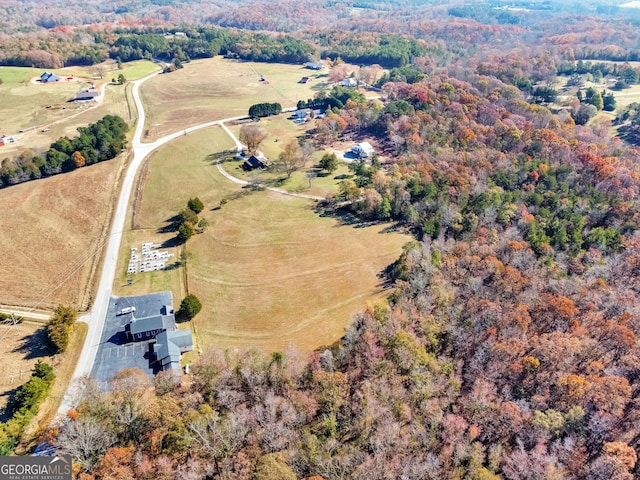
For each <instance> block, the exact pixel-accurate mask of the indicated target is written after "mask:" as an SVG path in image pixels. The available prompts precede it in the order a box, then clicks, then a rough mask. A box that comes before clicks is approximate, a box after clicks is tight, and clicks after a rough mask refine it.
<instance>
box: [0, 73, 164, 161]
mask: <svg viewBox="0 0 640 480" xmlns="http://www.w3.org/2000/svg"><path fill="white" fill-rule="evenodd" d="M158 69H159V67H158V66H157V65H156V64H154V63H152V62H149V61H137V62H130V63H126V64H124V68H123V69H122V70H117V71H116V73H115V76H117V75H118V74H119V73H123V74H124V75H125V77H126V78H127V79H129V80H135V79H137V78H141V77H144V76H146V75H148V74H149V73H151V72H153V71H156V70H158ZM43 71H44V70H42V69H36V68H21V67H0V78H2V80H3V83H2V84H1V85H0V98H1V99H2V100H1V102H0V119H2V120H0V134H5V135H16V134H17V135H19V137H20V140H19V141H18V142H16V143H13V144H7V145H5V146H4V147H0V158H5V157H9V158H12V157H15V156H17V155H18V154H19V153H20V152H22V151H23V150H25V149H31V150H34V151H35V152H37V153H41V152H43V151H45V150H46V149H47V148H48V147H49V145H50V144H51V142H53V141H55V140H57V139H58V138H60V137H61V136H65V135H66V136H69V137H71V138H73V137H74V136H76V135H77V128H78V127H80V126H85V125H87V124H89V123H91V122H95V121H97V120H99V119H100V118H102V117H103V116H104V115H107V114H115V115H120V116H121V117H122V118H124V119H125V120H126V121H127V122H130V124H133V123H132V121H133V120H134V119H135V117H136V115H137V113H136V112H135V109H134V110H133V111H131V110H130V106H129V104H128V100H127V92H129V90H130V89H131V86H121V85H108V86H107V87H106V91H105V96H106V99H105V100H104V101H102V102H100V103H99V104H98V105H95V104H94V103H93V102H91V103H74V102H68V100H70V99H72V98H74V97H75V95H76V92H78V90H80V89H81V88H86V87H87V86H89V83H88V82H85V81H82V80H81V79H91V78H92V73H91V69H90V68H89V67H70V68H64V69H61V70H55V72H56V73H58V74H60V75H63V76H74V77H75V78H77V79H76V80H74V81H71V82H58V83H52V84H39V83H32V82H31V79H33V78H35V77H39V76H40V74H42V72H43ZM108 73H110V72H108ZM110 80H111V77H110V76H109V75H106V76H105V78H104V80H102V81H101V80H96V81H95V83H96V86H97V87H98V88H100V87H101V85H102V84H103V83H104V82H106V81H110ZM128 98H129V99H131V96H130V94H129V96H128ZM131 103H132V104H133V102H132V101H131ZM29 127H37V128H35V129H32V130H29V131H27V132H23V133H19V130H23V129H27V128H29ZM45 128H46V129H47V131H46V132H43V131H42V130H44V129H45Z"/></svg>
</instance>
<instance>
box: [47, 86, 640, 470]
mask: <svg viewBox="0 0 640 480" xmlns="http://www.w3.org/2000/svg"><path fill="white" fill-rule="evenodd" d="M384 89H385V92H386V94H387V98H388V102H387V103H386V105H385V104H381V103H380V102H379V101H378V100H374V101H367V100H366V99H365V98H364V97H358V96H355V97H352V98H350V99H348V101H345V102H344V107H343V108H342V109H340V110H337V111H336V113H331V114H330V115H328V116H327V117H326V118H325V119H321V120H318V132H317V139H318V140H320V141H327V142H331V141H333V139H334V138H336V136H337V137H338V138H339V136H340V135H344V134H345V133H347V132H351V133H353V132H367V133H368V134H371V133H372V132H375V133H376V135H377V137H378V138H379V139H380V141H381V142H383V143H384V144H385V145H386V147H385V148H386V149H387V150H388V151H389V152H390V154H391V155H392V157H393V158H394V160H393V163H392V164H390V165H384V166H381V165H379V163H378V162H377V161H376V160H375V159H374V161H373V162H372V164H371V165H366V164H364V163H355V164H354V165H353V171H354V174H355V177H354V178H353V179H350V180H345V181H344V182H343V184H342V185H341V193H340V195H339V196H338V198H337V199H336V202H337V203H336V206H337V207H340V208H344V203H343V202H342V201H343V200H350V201H351V203H350V207H349V208H351V210H352V211H353V212H354V213H355V214H357V215H360V216H362V217H363V218H365V219H366V218H372V219H383V220H389V219H393V220H396V221H397V222H398V223H399V224H401V225H406V226H407V227H409V228H410V229H412V230H413V231H414V232H415V235H416V238H417V240H418V241H416V242H415V243H414V244H412V245H410V246H408V247H407V248H406V250H405V252H404V253H403V255H402V256H401V258H400V259H399V260H398V261H397V262H396V263H395V264H394V265H393V266H392V268H390V269H389V272H388V274H389V279H390V280H391V281H394V282H395V284H396V287H395V290H394V293H393V294H392V296H391V298H390V300H389V301H388V302H386V303H385V302H383V303H380V304H378V305H376V306H373V307H371V308H369V309H368V310H366V311H365V312H363V313H362V314H360V315H358V316H357V317H356V318H355V319H354V322H353V324H352V326H351V327H350V328H349V329H348V331H347V332H346V334H345V336H344V337H343V339H342V340H341V342H339V343H338V344H336V345H335V346H332V347H331V348H327V349H326V350H323V351H319V352H317V353H315V354H313V355H312V357H311V359H310V360H308V359H305V358H304V357H303V356H301V355H300V354H298V353H296V352H295V351H288V352H283V353H280V352H276V353H273V354H270V355H269V354H264V353H261V352H256V351H249V352H245V353H236V354H234V353H230V352H227V353H224V352H220V351H210V352H207V353H206V354H204V355H203V356H202V358H201V359H200V360H199V361H198V363H197V364H196V365H194V366H193V370H192V372H193V375H192V378H191V383H190V384H188V385H187V384H185V385H183V386H181V387H179V386H177V385H175V383H174V382H173V381H172V378H171V377H164V376H159V377H158V378H157V379H156V383H155V390H154V389H152V388H151V385H150V384H149V382H148V380H146V377H144V375H143V374H142V373H141V372H137V371H124V372H121V373H120V374H118V375H117V377H116V378H115V379H114V382H113V389H114V391H113V392H112V393H100V392H98V391H96V390H95V389H94V388H93V387H91V385H89V387H88V389H87V391H88V392H89V393H88V394H87V395H88V396H87V398H86V399H85V401H84V402H83V403H82V404H81V405H80V407H79V408H78V410H77V411H74V412H72V413H71V414H70V417H69V420H68V423H67V426H66V428H64V429H63V430H62V432H61V434H60V435H59V436H58V438H57V439H56V442H57V445H58V447H59V448H60V450H61V451H63V452H68V453H71V454H73V455H74V457H75V458H77V459H78V461H79V464H80V465H81V469H82V470H83V471H84V472H85V473H84V474H83V475H81V477H80V478H84V479H91V478H172V477H171V475H172V474H171V473H170V472H173V471H177V472H179V475H180V476H185V475H188V476H189V478H211V477H213V478H229V479H231V478H233V479H241V478H247V479H275V478H284V479H287V478H291V479H295V478H311V477H313V476H316V477H315V478H318V476H319V477H320V478H324V479H341V478H350V479H359V478H362V479H378V478H379V479H387V478H388V479H396V478H403V479H404V478H406V479H424V478H427V479H442V478H478V479H498V478H504V479H513V480H516V479H543V478H544V479H581V478H590V479H602V480H605V479H607V480H609V479H631V478H633V475H634V472H635V465H636V458H637V457H636V449H637V447H638V439H639V438H640V435H639V434H640V431H639V430H638V427H637V425H638V418H639V415H640V411H638V408H637V402H636V401H635V398H636V395H637V392H638V389H639V387H640V375H639V371H638V361H639V360H640V356H639V354H640V351H639V350H638V346H637V338H636V336H637V334H638V332H639V331H640V323H639V321H638V319H639V318H640V316H639V315H640V310H639V309H638V306H637V302H635V298H636V296H637V294H638V288H639V287H638V282H637V281H636V277H637V273H638V270H637V268H636V263H638V258H640V244H639V243H638V239H637V225H638V218H639V213H640V211H639V210H638V203H637V193H638V188H639V187H640V184H639V183H638V180H639V179H640V172H639V168H640V167H638V165H637V163H636V160H635V159H636V156H637V154H638V151H637V149H636V148H635V147H627V146H625V145H624V144H623V143H622V142H620V141H619V140H617V139H615V138H608V137H606V134H604V133H603V132H598V131H595V130H594V129H593V128H592V127H589V126H579V125H576V124H575V122H574V121H573V119H572V118H571V116H570V115H569V114H568V113H565V114H564V115H554V114H552V113H551V112H550V111H549V110H548V109H547V108H546V107H542V106H539V105H534V104H530V103H527V102H526V101H524V99H523V98H524V96H523V94H522V93H521V92H519V91H518V89H517V88H515V87H513V86H512V85H506V84H504V83H502V82H500V81H499V80H497V79H495V78H488V77H486V76H484V75H479V74H476V75H475V76H473V77H470V78H468V79H467V80H466V81H461V80H458V79H455V78H452V77H449V76H444V75H439V76H431V77H429V78H426V79H422V80H421V81H419V82H417V83H414V84H407V83H402V82H387V83H386V84H385V86H384ZM340 94H341V91H338V90H337V91H335V92H332V95H334V97H336V98H337V97H339V96H340ZM383 167H384V168H383ZM324 208H328V209H330V208H333V207H332V205H331V204H327V205H325V206H324ZM88 443H90V444H91V445H93V448H91V449H89V450H86V449H82V448H80V447H81V445H86V444H88Z"/></svg>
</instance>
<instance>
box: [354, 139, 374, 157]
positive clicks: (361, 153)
mask: <svg viewBox="0 0 640 480" xmlns="http://www.w3.org/2000/svg"><path fill="white" fill-rule="evenodd" d="M351 152H352V153H353V154H354V155H355V156H356V157H358V158H368V157H370V156H371V155H372V154H373V147H372V146H371V144H370V143H369V142H362V143H359V144H358V145H356V146H355V147H353V148H352V149H351Z"/></svg>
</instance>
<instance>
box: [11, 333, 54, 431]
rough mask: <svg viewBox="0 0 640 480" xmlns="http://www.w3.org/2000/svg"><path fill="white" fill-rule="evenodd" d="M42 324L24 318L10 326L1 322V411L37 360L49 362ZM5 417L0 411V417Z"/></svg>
mask: <svg viewBox="0 0 640 480" xmlns="http://www.w3.org/2000/svg"><path fill="white" fill-rule="evenodd" d="M46 338H47V334H46V330H45V328H44V324H42V323H38V322H30V321H24V322H23V323H20V324H17V325H14V326H11V325H0V358H2V365H3V368H2V375H0V412H2V411H3V409H4V408H5V407H6V405H7V402H8V400H9V397H10V396H11V395H12V394H13V393H14V392H15V389H16V388H18V387H19V386H20V385H22V384H23V383H25V382H26V381H27V380H29V377H30V376H31V369H32V368H33V366H34V365H35V364H36V362H37V361H38V360H42V361H44V362H47V363H49V364H50V363H51V360H52V358H53V355H52V352H51V351H50V350H49V349H48V348H47V347H46V346H45V345H46ZM4 420H6V419H5V418H3V415H0V421H4Z"/></svg>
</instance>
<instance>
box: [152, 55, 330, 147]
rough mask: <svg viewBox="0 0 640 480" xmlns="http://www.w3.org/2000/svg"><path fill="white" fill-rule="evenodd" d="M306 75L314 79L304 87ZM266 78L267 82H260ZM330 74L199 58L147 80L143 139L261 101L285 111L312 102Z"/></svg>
mask: <svg viewBox="0 0 640 480" xmlns="http://www.w3.org/2000/svg"><path fill="white" fill-rule="evenodd" d="M303 76H310V77H312V78H313V80H312V82H311V83H308V84H300V83H298V81H299V80H300V79H301V78H302V77H303ZM262 77H264V81H261V78H262ZM325 80H326V74H323V73H319V72H314V71H312V70H308V69H305V68H304V67H302V66H301V65H286V64H268V63H250V62H241V61H238V60H228V59H224V58H221V57H216V58H210V59H206V60H197V61H194V62H191V63H188V64H185V67H184V68H183V69H181V70H177V71H175V72H173V73H169V74H165V75H158V76H157V77H156V78H153V79H151V80H149V81H148V82H145V84H144V85H143V86H142V87H141V96H142V100H143V102H144V105H145V112H146V115H147V124H146V126H145V128H146V130H145V133H146V136H145V137H144V138H143V140H144V141H153V140H155V139H157V138H159V137H162V136H163V135H166V134H168V133H172V132H175V131H177V130H180V129H183V128H186V127H189V126H193V125H197V124H199V123H203V122H208V121H211V120H219V119H222V118H228V117H235V116H240V115H246V114H247V112H248V110H249V107H250V106H251V105H253V104H256V103H261V102H279V103H281V104H282V107H283V108H286V107H293V106H295V105H296V103H297V101H298V100H307V99H309V98H312V97H313V95H314V94H315V93H316V91H318V89H321V88H322V87H323V86H324V82H325Z"/></svg>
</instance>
